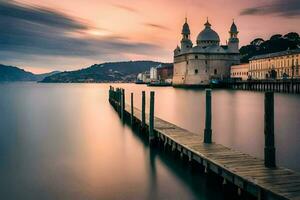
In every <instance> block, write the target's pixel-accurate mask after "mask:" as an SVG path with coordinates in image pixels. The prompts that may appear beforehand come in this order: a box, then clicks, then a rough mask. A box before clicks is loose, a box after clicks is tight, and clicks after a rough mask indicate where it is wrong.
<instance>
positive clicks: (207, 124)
mask: <svg viewBox="0 0 300 200" xmlns="http://www.w3.org/2000/svg"><path fill="white" fill-rule="evenodd" d="M205 91H206V109H205V129H204V143H211V135H212V130H211V89H206V90H205Z"/></svg>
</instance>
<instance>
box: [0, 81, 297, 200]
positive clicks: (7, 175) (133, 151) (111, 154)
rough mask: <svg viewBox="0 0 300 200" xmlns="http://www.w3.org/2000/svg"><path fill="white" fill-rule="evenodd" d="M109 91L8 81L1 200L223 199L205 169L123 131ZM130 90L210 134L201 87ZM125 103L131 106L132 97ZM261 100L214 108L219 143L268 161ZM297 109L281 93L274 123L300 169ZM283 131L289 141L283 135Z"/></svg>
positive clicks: (2, 107)
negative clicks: (152, 94) (149, 95)
mask: <svg viewBox="0 0 300 200" xmlns="http://www.w3.org/2000/svg"><path fill="white" fill-rule="evenodd" d="M108 87H109V84H35V83H16V84H0V91H1V93H2V94H5V95H1V96H0V138H1V139H0V177H1V179H0V195H1V197H2V198H3V199H17V200H18V199H22V200H24V199H25V200H27V199H28V200H29V199H30V200H32V199H33V200H34V199H45V200H47V199H49V200H50V199H51V200H52V199H58V200H59V199H64V200H65V199H75V200H76V199H223V198H224V196H223V192H222V188H221V187H219V186H217V185H214V184H212V185H211V184H208V183H207V179H206V177H205V175H204V174H203V173H201V172H200V171H199V170H198V169H196V170H193V169H192V168H190V167H189V166H187V165H186V164H184V163H181V162H178V158H176V157H172V156H170V154H168V152H165V151H163V150H161V149H154V150H151V151H150V150H149V148H148V144H147V140H144V139H143V137H141V136H140V135H139V134H137V133H134V132H133V131H132V130H131V129H130V128H129V127H128V126H127V125H123V124H122V122H121V121H120V119H119V116H118V115H117V113H116V112H115V111H114V110H113V108H112V107H111V106H110V105H109V103H108V99H107V95H108V92H107V91H108ZM122 87H125V89H126V92H127V94H129V92H130V91H133V92H134V95H135V96H134V98H135V103H136V106H138V107H140V105H141V102H140V99H141V90H146V91H148V92H149V90H150V89H151V90H152V89H153V90H155V91H156V110H155V112H156V114H157V115H158V116H159V117H161V118H163V119H167V120H169V121H171V122H173V123H176V124H178V125H179V126H182V127H185V128H187V129H189V130H191V131H193V132H197V133H199V134H202V130H203V127H204V120H203V117H204V108H203V106H202V105H204V93H203V92H202V91H201V90H200V91H195V90H181V89H173V88H147V87H144V86H138V85H133V84H123V85H122ZM126 99H127V102H129V95H127V96H126ZM262 99H263V97H262V95H261V94H259V93H247V92H229V91H221V90H220V91H215V92H214V93H213V109H214V110H213V111H214V113H216V112H218V114H214V115H213V117H214V118H213V131H214V132H213V134H214V140H215V141H217V142H219V143H222V144H224V145H228V146H230V145H231V146H233V147H234V148H237V149H239V148H241V149H242V150H243V151H245V152H250V153H253V152H254V154H260V150H261V149H262V148H263V147H262V142H263V141H262V142H260V140H262V132H261V131H262V130H263V127H262V123H261V122H259V120H260V119H262V117H263V116H261V115H263V113H262V110H261V109H262V101H261V100H262ZM147 100H148V99H147ZM220 102H221V103H220ZM148 103H149V102H148V101H147V106H148ZM289 105H291V106H293V108H295V107H297V106H299V97H298V96H289V95H276V112H277V115H276V116H277V118H276V122H278V121H279V122H280V123H277V128H278V131H277V132H276V134H277V135H276V136H277V137H276V142H277V144H276V145H277V151H278V152H279V159H281V162H282V163H284V162H286V163H284V164H286V165H290V166H296V168H297V167H299V160H297V159H296V157H295V155H297V154H296V153H297V152H298V151H299V147H298V144H299V135H298V134H297V130H298V129H297V128H299V127H300V125H299V120H297V119H299V113H298V112H297V110H296V111H295V109H293V108H290V107H289ZM241 109H244V110H241ZM228 112H230V113H231V115H229V116H228ZM278 116H280V118H278ZM281 116H282V117H281ZM289 116H292V118H290V117H289ZM244 120H246V121H244ZM242 130H243V131H242ZM286 130H288V132H286ZM282 132H284V133H285V134H279V133H282ZM278 134H279V135H278ZM249 138H250V139H251V140H250V139H249ZM291 138H292V139H291ZM286 144H289V146H288V147H289V148H287V147H286ZM284 156H286V157H285V158H284Z"/></svg>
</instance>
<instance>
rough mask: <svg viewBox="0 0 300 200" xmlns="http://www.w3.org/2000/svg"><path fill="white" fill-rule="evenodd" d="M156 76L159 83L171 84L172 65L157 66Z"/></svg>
mask: <svg viewBox="0 0 300 200" xmlns="http://www.w3.org/2000/svg"><path fill="white" fill-rule="evenodd" d="M157 76H158V80H159V81H160V82H166V83H172V78H173V64H166V65H159V66H158V67H157Z"/></svg>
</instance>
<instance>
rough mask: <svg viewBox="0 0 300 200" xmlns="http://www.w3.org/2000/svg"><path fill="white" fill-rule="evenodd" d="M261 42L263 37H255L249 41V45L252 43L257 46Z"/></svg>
mask: <svg viewBox="0 0 300 200" xmlns="http://www.w3.org/2000/svg"><path fill="white" fill-rule="evenodd" d="M263 42H264V39H262V38H256V39H254V40H253V41H252V42H250V44H251V45H254V46H259V45H261V44H262V43H263Z"/></svg>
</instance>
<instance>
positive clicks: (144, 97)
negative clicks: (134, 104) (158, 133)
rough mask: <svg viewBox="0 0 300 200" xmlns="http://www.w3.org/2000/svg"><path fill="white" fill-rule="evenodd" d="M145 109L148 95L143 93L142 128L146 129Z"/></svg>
mask: <svg viewBox="0 0 300 200" xmlns="http://www.w3.org/2000/svg"><path fill="white" fill-rule="evenodd" d="M145 109H146V93H145V91H142V127H143V128H144V127H145V124H146V122H145V121H146V116H145Z"/></svg>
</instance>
